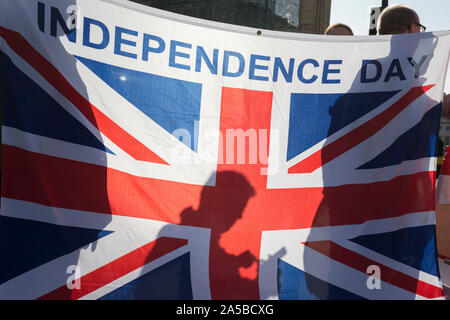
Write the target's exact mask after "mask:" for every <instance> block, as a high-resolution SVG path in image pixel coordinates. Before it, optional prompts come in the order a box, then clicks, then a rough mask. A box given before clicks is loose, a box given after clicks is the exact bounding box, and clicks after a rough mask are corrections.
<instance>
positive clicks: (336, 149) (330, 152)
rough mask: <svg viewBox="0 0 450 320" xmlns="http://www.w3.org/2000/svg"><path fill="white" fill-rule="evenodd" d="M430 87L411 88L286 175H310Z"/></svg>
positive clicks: (289, 170)
mask: <svg viewBox="0 0 450 320" xmlns="http://www.w3.org/2000/svg"><path fill="white" fill-rule="evenodd" d="M432 87H434V85H429V86H423V87H415V88H412V89H411V90H409V91H408V93H406V94H405V95H404V96H403V97H401V98H400V99H399V100H398V101H397V102H396V103H394V104H393V105H392V106H391V107H389V108H388V109H386V110H385V111H383V112H382V113H380V114H379V115H377V116H376V117H374V118H372V119H371V120H369V121H367V122H366V123H364V124H362V125H361V126H359V127H357V128H356V129H354V130H352V131H350V132H349V133H347V134H345V135H344V136H342V137H341V138H339V139H337V140H336V141H333V142H331V143H330V144H328V145H325V146H324V147H323V148H322V149H321V150H318V151H316V152H315V153H313V154H312V155H310V156H309V157H307V158H306V159H303V160H302V161H300V162H298V163H296V164H295V165H293V166H292V167H290V168H289V169H288V173H311V172H313V171H314V170H316V169H318V168H320V167H321V166H323V165H324V164H326V163H328V162H330V161H331V160H334V159H336V158H337V157H338V156H340V155H341V154H343V153H345V152H346V151H348V150H350V149H352V148H353V147H355V146H356V145H358V144H360V143H361V142H363V141H364V140H366V139H368V138H369V137H371V136H372V135H374V134H375V133H377V132H378V131H379V130H380V129H381V128H383V127H384V126H385V125H386V124H387V123H389V121H391V120H392V119H393V118H394V117H396V116H397V115H398V114H399V113H400V112H401V111H403V110H404V109H405V108H406V107H407V106H408V105H409V104H411V103H412V102H413V101H414V100H416V99H417V98H419V97H420V96H421V95H422V94H424V93H425V92H427V91H428V90H430V89H431V88H432Z"/></svg>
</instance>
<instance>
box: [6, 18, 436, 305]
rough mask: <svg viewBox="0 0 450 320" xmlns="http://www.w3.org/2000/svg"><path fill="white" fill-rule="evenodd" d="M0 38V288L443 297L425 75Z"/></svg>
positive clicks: (132, 294)
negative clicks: (260, 68)
mask: <svg viewBox="0 0 450 320" xmlns="http://www.w3.org/2000/svg"><path fill="white" fill-rule="evenodd" d="M0 39H1V47H0V48H1V50H2V51H1V68H2V77H3V79H2V85H3V91H2V92H3V93H2V94H3V97H2V98H3V118H2V121H3V123H2V187H1V194H2V203H1V215H0V255H1V260H2V263H1V264H0V268H1V272H0V297H1V298H2V299H413V298H416V299H422V298H429V299H434V298H442V297H443V293H442V286H441V284H440V281H439V270H438V267H437V255H436V247H435V220H434V219H435V215H434V210H435V201H434V196H435V188H434V186H435V169H434V166H435V162H436V160H435V155H436V154H435V152H436V148H435V146H436V135H437V131H438V127H439V117H440V103H439V101H436V100H435V99H432V98H430V97H431V96H435V95H437V94H438V92H437V90H436V85H435V84H427V85H422V86H409V87H406V88H404V89H401V90H381V91H380V90H378V91H370V92H366V91H351V90H350V91H348V90H347V91H343V92H341V93H327V92H320V93H303V92H301V90H297V89H296V88H295V87H292V86H291V87H289V90H286V89H283V90H279V89H278V87H274V90H272V91H267V90H255V89H248V88H236V87H227V86H222V85H220V83H219V84H218V83H211V82H209V81H204V82H193V81H189V80H184V79H180V78H177V77H175V76H173V77H169V76H166V75H164V76H163V75H158V74H155V73H152V72H148V71H144V70H142V69H141V68H130V67H129V66H127V65H126V64H120V63H112V62H111V61H107V60H106V59H102V58H101V57H96V58H94V57H88V56H83V55H78V54H75V55H69V54H67V55H66V56H63V57H58V58H52V54H51V53H48V52H43V51H41V50H42V48H37V47H35V46H34V45H32V44H31V42H30V41H29V39H27V38H26V37H25V35H23V34H21V33H19V32H17V31H14V30H11V29H8V28H6V27H3V26H0ZM286 92H287V93H286ZM179 128H182V129H183V130H181V131H177V130H179ZM228 133H231V134H228ZM239 134H241V135H242V134H243V136H244V141H246V142H247V143H244V144H242V145H240V144H239V141H236V137H237V135H239ZM252 139H254V140H252ZM251 141H256V142H257V143H256V148H255V149H254V150H250V147H249V146H250V145H251ZM240 147H242V148H243V149H240ZM242 150H244V157H242V158H241V156H242ZM253 151H254V153H252V152H253ZM211 158H212V159H213V161H211Z"/></svg>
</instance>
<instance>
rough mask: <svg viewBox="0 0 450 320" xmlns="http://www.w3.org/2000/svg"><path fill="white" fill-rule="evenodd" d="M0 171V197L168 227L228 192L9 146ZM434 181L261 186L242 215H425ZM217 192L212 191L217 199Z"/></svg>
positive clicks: (297, 224) (325, 218)
mask: <svg viewBox="0 0 450 320" xmlns="http://www.w3.org/2000/svg"><path fill="white" fill-rule="evenodd" d="M2 167H3V170H2V189H1V191H2V196H3V197H7V198H11V199H17V200H23V201H29V202H35V203H39V204H43V205H46V206H53V207H58V208H67V209H75V210H81V211H91V212H98V213H106V214H115V215H122V216H132V217H139V218H147V219H154V220H159V221H165V222H169V223H179V222H180V213H181V212H182V211H183V210H184V209H186V208H189V207H195V206H198V204H199V202H200V201H201V197H202V191H205V188H207V189H208V190H209V189H211V190H216V189H217V188H218V190H219V189H220V190H219V191H221V190H222V188H223V189H224V192H225V195H226V192H228V190H229V189H230V188H231V190H233V188H232V186H230V185H228V182H227V181H223V182H222V181H221V180H219V181H218V185H217V186H215V187H213V186H211V187H203V186H197V185H189V184H183V183H178V182H172V181H163V180H157V179H151V178H141V177H136V176H133V175H130V174H127V173H124V172H121V171H118V170H115V169H111V168H106V167H102V166H98V165H93V164H89V163H83V162H78V161H73V160H67V159H61V158H56V157H52V156H48V155H43V154H38V153H33V152H29V151H26V150H22V149H20V148H17V147H13V146H8V145H3V147H2ZM434 176H435V173H434V172H420V173H416V174H414V175H407V176H400V177H397V178H395V179H392V180H391V181H385V182H376V183H371V184H360V185H345V186H340V187H328V188H325V189H323V188H300V189H260V190H257V191H256V195H255V196H254V197H252V200H251V202H250V203H249V205H250V207H249V208H248V210H249V212H250V211H251V212H252V216H253V215H255V216H254V217H253V219H256V220H255V221H252V222H251V223H252V225H253V226H254V227H256V225H259V226H261V227H262V228H264V230H268V229H283V228H310V227H311V225H312V226H313V227H318V226H327V225H329V226H335V225H341V224H360V223H363V222H365V221H368V220H371V219H383V218H390V217H397V216H401V215H403V214H407V213H411V212H424V211H432V210H434V181H435V179H434ZM247 177H248V176H247ZM252 180H253V179H252ZM252 180H250V181H251V183H252V186H255V184H253V181H252ZM258 180H259V179H258ZM257 183H259V181H257ZM399 190H402V192H399ZM219 191H217V192H215V194H217V195H219V194H220V192H219ZM386 203H388V204H389V205H386ZM330 208H333V210H330ZM280 216H282V217H283V219H279V217H280ZM197 226H199V227H208V223H207V222H205V224H203V225H201V221H198V222H197Z"/></svg>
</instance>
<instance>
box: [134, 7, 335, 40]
mask: <svg viewBox="0 0 450 320" xmlns="http://www.w3.org/2000/svg"><path fill="white" fill-rule="evenodd" d="M132 1H134V2H138V3H141V4H144V5H148V6H151V7H154V8H158V9H162V10H167V11H171V12H175V13H179V14H183V15H187V16H191V17H196V18H201V19H207V20H213V21H219V22H224V23H231V24H236V25H242V26H247V27H253V28H261V29H269V30H277V31H289V32H301V33H316V34H323V33H324V32H325V29H326V27H327V26H328V25H329V23H330V11H331V0H132Z"/></svg>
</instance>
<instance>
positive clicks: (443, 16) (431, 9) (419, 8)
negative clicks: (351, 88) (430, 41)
mask: <svg viewBox="0 0 450 320" xmlns="http://www.w3.org/2000/svg"><path fill="white" fill-rule="evenodd" d="M381 2H382V0H331V15H330V24H333V23H336V22H342V23H345V24H347V25H349V26H350V27H351V28H352V30H353V33H354V34H355V35H368V34H369V16H370V8H372V7H380V6H381ZM393 4H405V5H408V6H409V7H411V8H412V9H414V11H416V12H417V13H418V15H419V17H420V23H421V24H423V25H424V26H426V27H427V31H439V30H450V0H401V1H395V0H389V5H393ZM445 91H446V93H450V66H449V68H448V70H447V80H446V83H445Z"/></svg>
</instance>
